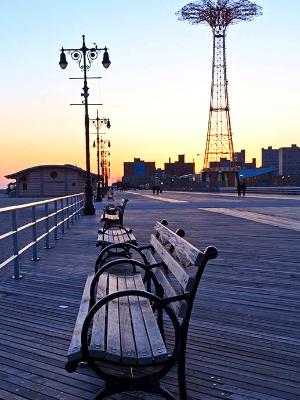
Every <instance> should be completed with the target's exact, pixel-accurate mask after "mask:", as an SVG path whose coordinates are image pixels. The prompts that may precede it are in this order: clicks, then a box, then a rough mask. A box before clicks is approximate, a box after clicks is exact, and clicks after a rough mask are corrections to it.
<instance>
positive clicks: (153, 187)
mask: <svg viewBox="0 0 300 400" xmlns="http://www.w3.org/2000/svg"><path fill="white" fill-rule="evenodd" d="M155 190H156V187H155V186H152V192H153V194H155Z"/></svg>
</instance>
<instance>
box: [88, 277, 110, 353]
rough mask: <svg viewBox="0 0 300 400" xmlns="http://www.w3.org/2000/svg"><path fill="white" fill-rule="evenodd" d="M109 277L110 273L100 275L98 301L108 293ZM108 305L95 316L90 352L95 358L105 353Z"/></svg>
mask: <svg viewBox="0 0 300 400" xmlns="http://www.w3.org/2000/svg"><path fill="white" fill-rule="evenodd" d="M107 277H108V274H105V273H104V274H102V275H100V277H99V283H98V288H97V297H96V299H97V301H99V300H101V299H102V298H103V297H104V296H106V294H107ZM106 308H107V307H106V306H104V307H102V308H100V310H99V311H98V312H97V313H96V314H95V316H94V318H93V327H92V336H91V343H90V347H89V350H90V354H91V356H92V357H94V358H102V357H103V356H104V354H105V350H106V346H105V341H106V338H105V318H106Z"/></svg>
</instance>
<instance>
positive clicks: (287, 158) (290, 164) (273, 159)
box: [261, 144, 300, 182]
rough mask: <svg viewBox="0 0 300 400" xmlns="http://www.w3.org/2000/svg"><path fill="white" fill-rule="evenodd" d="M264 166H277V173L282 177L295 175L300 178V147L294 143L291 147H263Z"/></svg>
mask: <svg viewBox="0 0 300 400" xmlns="http://www.w3.org/2000/svg"><path fill="white" fill-rule="evenodd" d="M261 150H262V153H261V156H262V167H272V166H274V167H275V175H276V176H279V177H282V178H283V179H285V178H287V177H295V178H297V179H298V180H299V179H300V147H298V146H297V145H296V144H292V145H291V146H290V147H281V148H279V149H273V148H272V146H269V147H268V148H267V149H261ZM285 182H286V180H285Z"/></svg>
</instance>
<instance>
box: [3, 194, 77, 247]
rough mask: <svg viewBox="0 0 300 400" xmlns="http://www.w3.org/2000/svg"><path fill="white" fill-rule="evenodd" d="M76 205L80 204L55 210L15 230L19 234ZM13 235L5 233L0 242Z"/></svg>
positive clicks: (12, 232) (11, 232)
mask: <svg viewBox="0 0 300 400" xmlns="http://www.w3.org/2000/svg"><path fill="white" fill-rule="evenodd" d="M78 203H80V202H79V201H78V202H77V203H74V204H72V205H70V206H68V207H64V208H61V209H59V210H57V212H53V213H51V214H48V215H46V216H45V217H41V218H39V219H37V220H36V222H29V223H28V224H25V225H22V226H19V227H18V229H17V232H21V231H23V230H25V229H27V228H30V227H31V226H33V225H34V224H38V223H40V222H43V221H45V220H46V219H47V218H52V217H54V216H55V214H59V213H60V212H61V211H64V210H66V209H68V208H72V207H74V205H75V204H78ZM81 209H82V207H81V208H80V210H81ZM75 214H76V212H74V213H73V214H70V216H72V215H73V216H74V215H75ZM65 221H66V220H64V222H65ZM14 233H15V231H10V232H7V233H5V234H4V235H1V236H0V240H2V239H5V238H6V237H10V236H11V235H13V234H14Z"/></svg>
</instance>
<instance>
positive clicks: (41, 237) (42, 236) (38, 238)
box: [36, 232, 48, 243]
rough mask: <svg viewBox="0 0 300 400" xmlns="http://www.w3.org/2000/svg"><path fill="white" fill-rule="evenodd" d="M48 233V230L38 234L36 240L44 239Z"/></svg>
mask: <svg viewBox="0 0 300 400" xmlns="http://www.w3.org/2000/svg"><path fill="white" fill-rule="evenodd" d="M47 235H48V232H45V233H43V234H42V235H40V236H38V237H37V238H36V242H37V243H38V242H39V241H40V240H42V239H44V237H46V236H47Z"/></svg>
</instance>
